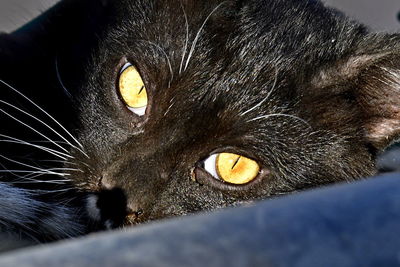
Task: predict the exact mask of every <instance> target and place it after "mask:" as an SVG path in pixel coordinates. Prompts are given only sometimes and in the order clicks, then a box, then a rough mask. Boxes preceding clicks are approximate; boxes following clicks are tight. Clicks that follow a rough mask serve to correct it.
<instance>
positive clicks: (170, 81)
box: [142, 40, 174, 87]
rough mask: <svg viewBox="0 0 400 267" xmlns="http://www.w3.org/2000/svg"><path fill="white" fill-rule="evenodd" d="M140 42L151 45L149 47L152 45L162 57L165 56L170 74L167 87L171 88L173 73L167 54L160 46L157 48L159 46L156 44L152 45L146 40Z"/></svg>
mask: <svg viewBox="0 0 400 267" xmlns="http://www.w3.org/2000/svg"><path fill="white" fill-rule="evenodd" d="M142 41H143V42H147V43H149V44H151V45H154V46H155V47H156V48H157V49H158V50H160V51H161V53H163V55H164V56H165V59H166V60H167V64H168V68H169V72H170V74H171V78H170V80H169V83H168V87H170V86H171V83H172V80H173V79H174V71H173V70H172V65H171V61H170V60H169V57H168V55H167V53H166V52H165V50H164V49H163V48H162V47H161V46H159V45H158V44H156V43H153V42H152V41H148V40H142Z"/></svg>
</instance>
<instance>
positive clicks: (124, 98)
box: [15, 0, 400, 226]
mask: <svg viewBox="0 0 400 267" xmlns="http://www.w3.org/2000/svg"><path fill="white" fill-rule="evenodd" d="M82 2H83V3H82ZM76 6H79V8H78V10H81V11H82V12H80V13H82V14H78V15H76V20H75V21H77V22H79V25H81V24H82V25H83V26H82V27H81V26H80V27H81V28H75V27H71V25H69V23H70V18H71V17H74V12H75V11H72V10H76V9H77V8H76ZM89 8H90V9H89ZM89 10H95V11H94V12H93V13H90V12H89ZM56 13H57V14H62V15H59V17H52V15H50V17H51V18H52V19H51V22H52V23H50V24H46V23H47V22H45V23H44V25H47V27H48V29H49V30H45V31H44V33H43V32H42V33H43V34H45V35H46V38H45V42H44V43H42V44H41V46H39V47H38V48H37V51H41V52H40V53H42V54H46V56H45V57H44V61H46V60H52V59H54V56H55V55H57V58H58V64H59V70H61V72H59V73H58V74H60V73H61V74H62V76H63V77H64V79H63V87H64V90H60V89H58V91H64V92H66V93H65V95H66V96H65V102H64V103H70V104H68V105H66V106H65V107H64V108H66V109H67V110H68V111H59V112H57V113H59V114H60V115H59V117H61V118H63V117H65V120H66V121H67V122H71V120H72V122H71V123H72V124H73V125H74V127H75V133H76V137H77V140H78V141H79V143H80V144H81V147H80V146H78V145H77V146H76V147H75V148H71V155H72V156H73V158H71V159H68V160H67V161H66V162H65V167H68V168H72V167H73V168H74V169H76V168H78V169H79V171H75V172H74V171H72V172H71V178H72V180H73V182H74V184H75V185H76V186H77V187H79V188H81V189H82V190H85V191H87V192H91V193H93V195H92V196H91V197H90V198H89V201H88V207H89V209H90V212H91V213H92V215H93V217H97V218H100V219H101V220H102V221H107V222H108V224H110V226H115V225H119V224H121V223H123V222H124V220H127V221H128V223H140V222H143V221H147V220H152V219H158V218H164V217H169V216H176V215H184V214H188V213H191V212H194V211H200V210H212V209H215V208H220V207H226V206H231V205H236V204H239V203H246V202H251V201H253V200H256V199H264V198H268V197H271V196H275V195H280V194H286V193H288V192H294V191H298V190H303V189H306V188H310V187H315V186H320V185H324V184H329V183H333V182H339V181H353V180H356V179H360V178H362V177H366V176H370V175H373V174H374V173H375V166H374V160H375V157H376V155H377V153H378V152H379V151H382V150H383V149H384V148H385V147H387V146H388V145H389V144H391V143H392V142H394V141H395V140H396V139H397V138H398V136H399V134H400V131H399V129H400V128H399V123H400V117H399V111H400V103H399V99H400V98H399V97H398V90H399V89H400V35H399V34H392V35H389V34H375V33H369V32H368V30H367V29H366V28H365V27H364V26H362V25H360V24H358V23H356V22H353V21H351V20H349V19H347V18H346V17H344V16H343V15H341V14H339V13H338V12H336V11H333V10H330V9H327V8H325V7H324V6H323V5H322V4H321V3H320V2H317V1H308V0H298V1H288V0H276V1H260V0H258V1H250V0H247V1H190V0H187V1H184V0H182V1H178V0H177V1H141V0H130V1H128V0H124V1H101V2H99V1H80V2H79V1H75V2H74V1H71V2H62V3H61V4H60V6H59V9H58V10H57V12H56ZM48 21H50V20H48ZM54 21H55V22H54ZM77 22H72V23H77ZM44 28H46V27H44ZM59 29H63V31H60V30H59ZM81 29H84V30H81ZM42 30H43V27H42ZM19 34H20V35H23V36H24V34H26V33H23V34H22V33H19ZM15 36H18V34H15ZM35 38H37V36H36V35H34V36H33V37H32V36H31V35H29V39H30V40H36V39H35ZM40 40H43V38H42V37H41V39H40ZM54 44H56V45H54ZM44 47H45V48H46V49H44ZM54 47H56V48H57V49H55V48H54ZM43 50H46V53H43ZM55 51H57V52H55ZM37 53H38V52H37ZM24 60H26V59H24ZM35 63H37V62H35ZM49 65H50V64H49ZM39 72H40V71H39ZM36 75H37V74H35V77H36ZM58 78H59V77H58ZM53 79H55V78H53ZM31 86H32V85H31ZM21 87H24V85H21ZM38 88H39V87H38ZM49 88H51V86H49V87H43V86H41V87H40V90H44V91H46V92H47V91H48V90H49ZM58 88H61V87H60V86H59V87H58ZM67 99H68V100H67ZM71 107H72V108H71ZM72 114H73V115H72Z"/></svg>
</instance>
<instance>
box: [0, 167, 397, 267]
mask: <svg viewBox="0 0 400 267" xmlns="http://www.w3.org/2000/svg"><path fill="white" fill-rule="evenodd" d="M399 225H400V175H397V174H391V175H385V176H381V177H376V178H374V179H368V180H364V181H360V182H356V183H352V184H343V185H335V186H331V187H327V188H322V189H318V190H311V191H308V192H304V193H300V194H295V195H291V196H286V197H283V198H278V199H273V200H269V201H264V202H260V203H258V204H257V205H255V206H253V207H244V208H235V209H230V210H224V211H220V212H216V213H211V214H203V215H197V216H188V217H185V218H178V219H174V220H170V221H165V222H160V223H153V224H150V225H145V226H139V227H136V228H131V229H128V230H125V231H115V232H108V233H102V234H96V235H92V236H89V237H87V238H83V239H80V240H79V239H78V240H69V241H66V242H60V243H58V244H52V245H48V246H43V247H36V248H31V249H23V250H20V251H16V252H13V253H9V254H3V256H2V257H0V266H2V267H14V266H19V267H25V266H26V267H28V266H29V267H33V266H38V267H39V266H58V267H63V266H88V267H90V266H93V267H94V266H96V267H98V266H111V267H112V266H193V267H197V266H198V267H200V266H201V267H203V266H231V267H235V266H238V267H239V266H240V267H244V266H285V267H286V266H287V267H289V266H290V267H313V266H315V267H321V266H324V267H325V266H341V267H346V266H363V267H368V266H400V238H399V236H400V227H399Z"/></svg>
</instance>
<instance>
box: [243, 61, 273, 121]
mask: <svg viewBox="0 0 400 267" xmlns="http://www.w3.org/2000/svg"><path fill="white" fill-rule="evenodd" d="M275 71H276V73H275V80H274V83H273V84H272V87H271V90H270V91H269V92H268V94H267V96H266V97H264V99H263V100H261V101H260V102H259V103H258V104H257V105H255V106H254V107H252V108H250V109H248V110H246V111H245V112H243V113H241V114H240V115H239V116H244V115H246V114H247V113H249V112H251V111H253V110H255V109H256V108H258V107H260V106H261V105H262V104H263V103H264V102H265V101H267V100H268V99H269V98H270V96H271V95H272V92H273V91H274V90H275V88H276V83H277V82H278V69H277V68H276V67H275Z"/></svg>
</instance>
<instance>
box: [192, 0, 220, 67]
mask: <svg viewBox="0 0 400 267" xmlns="http://www.w3.org/2000/svg"><path fill="white" fill-rule="evenodd" d="M225 3H226V1H224V2H222V3H220V4H219V5H218V6H217V7H216V8H214V9H213V10H212V11H211V13H210V14H209V15H208V16H207V17H206V19H205V20H204V22H203V24H202V25H201V27H200V29H199V30H198V31H197V34H196V36H195V38H194V40H193V43H192V46H191V47H190V51H189V54H188V57H187V59H186V64H185V68H184V71H185V70H186V69H187V67H188V65H189V61H190V58H191V57H192V55H193V52H194V49H195V48H196V44H197V42H198V40H199V38H200V33H201V31H202V30H203V28H204V26H205V25H206V23H207V21H208V20H209V19H210V17H211V16H212V14H214V12H215V11H217V9H218V8H220V7H221V6H222V5H223V4H225Z"/></svg>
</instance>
